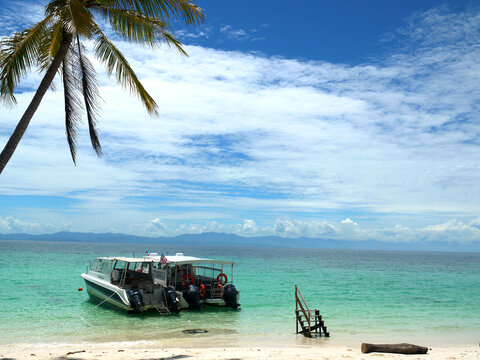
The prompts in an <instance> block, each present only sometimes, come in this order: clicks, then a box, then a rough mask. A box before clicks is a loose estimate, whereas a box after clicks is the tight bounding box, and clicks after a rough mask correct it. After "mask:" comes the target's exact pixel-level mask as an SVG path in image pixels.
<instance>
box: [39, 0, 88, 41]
mask: <svg viewBox="0 0 480 360" xmlns="http://www.w3.org/2000/svg"><path fill="white" fill-rule="evenodd" d="M87 4H88V3H85V2H83V1H81V0H51V1H50V2H49V3H48V5H47V6H46V8H45V13H46V14H47V15H50V16H55V17H56V18H58V19H61V20H62V23H63V27H64V28H65V29H66V30H67V31H69V32H70V33H72V34H77V33H78V34H80V35H82V36H85V37H86V38H88V39H91V38H92V35H93V34H94V33H95V28H96V24H95V19H94V17H93V15H92V13H91V12H90V11H89V10H88V8H87Z"/></svg>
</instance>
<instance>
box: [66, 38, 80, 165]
mask: <svg viewBox="0 0 480 360" xmlns="http://www.w3.org/2000/svg"><path fill="white" fill-rule="evenodd" d="M77 57H78V55H77V53H76V51H75V49H74V47H73V46H72V47H71V48H70V49H69V51H68V54H67V56H66V57H65V59H64V61H63V67H62V70H63V71H62V73H63V94H64V99H65V130H66V133H67V142H68V146H69V148H70V153H71V155H72V160H73V163H74V164H76V163H77V160H76V153H77V134H78V125H79V123H80V122H81V119H82V118H81V111H82V104H81V102H80V101H79V96H78V95H79V94H78V79H77V78H76V76H75V72H74V69H76V68H78V59H77Z"/></svg>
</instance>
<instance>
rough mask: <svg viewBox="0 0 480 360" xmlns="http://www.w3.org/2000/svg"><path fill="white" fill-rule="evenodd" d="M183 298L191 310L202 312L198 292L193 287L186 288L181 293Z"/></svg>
mask: <svg viewBox="0 0 480 360" xmlns="http://www.w3.org/2000/svg"><path fill="white" fill-rule="evenodd" d="M183 298H184V299H185V300H187V302H188V304H189V305H190V307H191V308H193V309H196V310H202V308H203V307H202V303H201V302H200V291H199V290H198V288H197V287H196V286H195V285H189V286H188V288H187V289H186V290H184V291H183Z"/></svg>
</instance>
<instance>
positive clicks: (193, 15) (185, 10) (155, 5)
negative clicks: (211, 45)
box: [98, 0, 204, 25]
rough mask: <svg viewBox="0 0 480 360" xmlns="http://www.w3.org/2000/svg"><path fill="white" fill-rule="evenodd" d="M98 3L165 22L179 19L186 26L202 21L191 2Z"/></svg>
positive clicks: (112, 0)
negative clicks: (171, 18)
mask: <svg viewBox="0 0 480 360" xmlns="http://www.w3.org/2000/svg"><path fill="white" fill-rule="evenodd" d="M98 3H100V4H104V5H105V6H107V7H111V8H114V9H124V10H133V11H136V12H139V13H142V14H144V15H145V16H148V17H152V18H158V19H160V20H162V21H166V22H168V20H169V19H170V17H171V16H173V17H174V18H176V19H180V18H181V19H182V20H183V21H184V22H185V24H187V25H190V24H199V23H201V22H203V20H204V15H203V12H202V9H201V8H200V7H198V6H197V5H195V3H194V1H192V0H98Z"/></svg>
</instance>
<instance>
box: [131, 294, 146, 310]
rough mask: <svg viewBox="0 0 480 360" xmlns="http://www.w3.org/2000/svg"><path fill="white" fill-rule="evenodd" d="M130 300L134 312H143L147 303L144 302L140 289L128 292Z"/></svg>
mask: <svg viewBox="0 0 480 360" xmlns="http://www.w3.org/2000/svg"><path fill="white" fill-rule="evenodd" d="M127 296H128V300H130V304H131V305H132V307H133V309H134V310H137V311H140V312H143V307H144V306H145V303H144V302H143V296H142V293H141V292H140V290H138V289H130V290H127Z"/></svg>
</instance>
